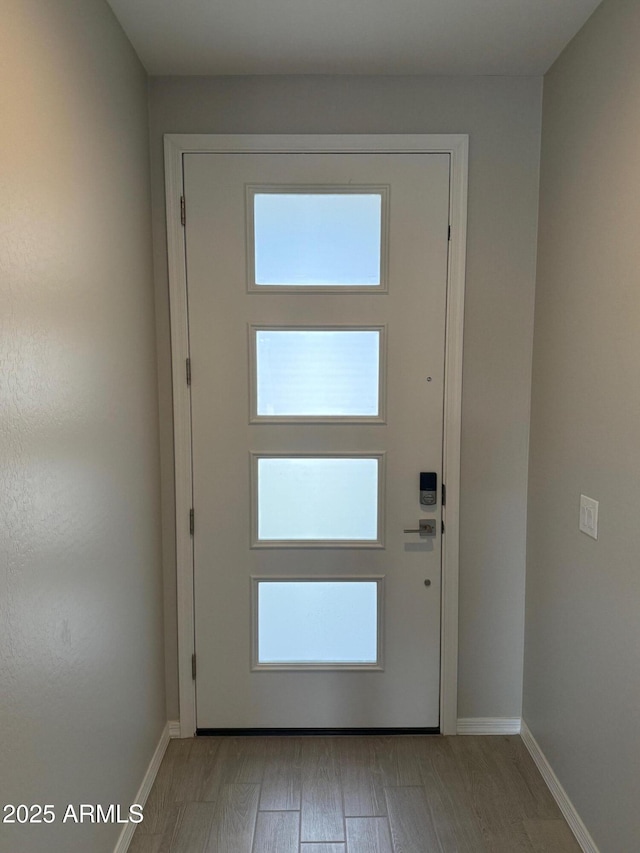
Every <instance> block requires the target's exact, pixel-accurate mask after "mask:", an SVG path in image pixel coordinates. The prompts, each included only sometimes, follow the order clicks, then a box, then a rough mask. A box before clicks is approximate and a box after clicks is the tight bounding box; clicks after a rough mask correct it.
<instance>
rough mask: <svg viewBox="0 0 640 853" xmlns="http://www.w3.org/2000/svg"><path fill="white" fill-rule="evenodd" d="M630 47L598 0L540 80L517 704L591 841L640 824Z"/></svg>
mask: <svg viewBox="0 0 640 853" xmlns="http://www.w3.org/2000/svg"><path fill="white" fill-rule="evenodd" d="M639 44H640V5H639V4H638V3H637V0H605V2H604V4H603V5H602V6H601V7H599V9H598V10H597V11H596V13H595V14H594V15H593V17H592V18H591V19H590V20H589V21H588V23H587V24H586V26H585V27H584V28H583V30H582V31H581V32H580V33H579V34H578V35H577V36H576V38H575V39H574V40H573V42H572V43H571V44H570V45H569V46H568V48H567V49H566V50H565V51H564V53H563V54H562V55H561V57H560V58H559V60H558V61H557V62H556V64H555V65H554V66H553V68H552V69H551V71H550V73H549V74H548V76H547V77H546V78H545V84H544V113H543V147H542V179H541V190H542V194H541V206H540V251H539V256H538V284H537V296H536V313H535V356H534V370H533V401H532V435H531V461H530V487H529V530H528V569H527V623H526V624H527V631H526V644H525V686H524V717H525V721H526V722H527V723H528V725H529V727H530V728H531V730H532V732H533V734H534V736H535V737H536V739H537V740H538V742H539V743H540V745H541V747H542V749H543V751H544V752H545V754H546V756H547V758H548V759H549V761H550V763H551V765H552V766H553V768H554V770H555V772H556V774H557V775H558V777H559V779H560V781H561V783H562V784H563V785H564V787H565V788H566V790H567V792H568V794H569V796H570V798H571V799H572V801H573V803H574V805H575V806H576V808H577V810H578V812H579V814H580V815H581V817H582V819H583V820H584V822H585V823H586V825H587V827H588V829H589V830H590V832H591V834H592V835H593V837H594V840H595V841H596V843H597V844H598V846H599V847H600V849H601V850H602V851H603V853H628V851H631V850H637V849H638V844H639V839H640V810H639V809H638V803H640V770H639V768H640V737H639V736H638V720H639V713H640V616H639V614H640V571H639V567H640V544H639V543H640V538H639V536H638V520H637V514H638V513H637V508H638V484H639V483H640V444H639V439H640V383H639V381H638V366H639V364H640V325H639V318H640V240H639V239H638V227H639V223H640V193H639V191H638V186H639V184H640V147H639V146H638V139H639V138H640V109H639V105H640V51H639V50H638V45H639ZM581 493H583V494H586V495H589V496H590V497H593V498H595V499H596V500H598V501H600V525H599V538H598V541H594V540H593V539H590V538H588V537H587V536H586V535H585V534H584V533H580V532H579V531H578V507H579V500H580V494H581Z"/></svg>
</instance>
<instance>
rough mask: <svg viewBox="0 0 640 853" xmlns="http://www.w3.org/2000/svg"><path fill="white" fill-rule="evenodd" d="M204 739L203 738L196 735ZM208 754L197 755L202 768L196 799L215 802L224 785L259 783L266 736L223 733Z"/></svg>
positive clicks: (260, 781)
mask: <svg viewBox="0 0 640 853" xmlns="http://www.w3.org/2000/svg"><path fill="white" fill-rule="evenodd" d="M198 740H203V741H204V740H206V738H198ZM221 740H222V742H221V744H220V747H219V749H218V750H217V752H216V754H215V755H214V756H213V757H211V756H209V755H205V756H203V757H201V760H202V761H203V762H204V767H205V772H204V777H203V781H202V785H201V790H200V794H199V799H200V800H203V801H204V800H210V801H212V802H215V801H216V800H217V798H218V794H219V791H220V790H221V788H222V787H223V786H224V785H234V784H237V785H260V784H261V783H262V777H263V774H264V757H265V752H266V738H261V737H244V738H242V737H224V738H222V739H221Z"/></svg>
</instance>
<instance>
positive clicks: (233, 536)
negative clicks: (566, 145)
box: [184, 153, 450, 731]
mask: <svg viewBox="0 0 640 853" xmlns="http://www.w3.org/2000/svg"><path fill="white" fill-rule="evenodd" d="M449 173H450V162H449V155H448V154H437V153H433V154H382V153H381V154H331V153H327V154H317V153H304V154H250V153H246V154H226V153H220V154H217V153H203V154H195V153H194V154H186V155H185V156H184V192H185V199H186V208H187V224H186V259H187V283H188V307H189V341H190V357H191V366H192V386H191V405H192V441H193V491H194V494H193V503H194V508H195V525H194V555H195V556H194V562H195V566H194V594H195V646H196V654H197V681H196V696H197V701H196V709H197V727H198V730H199V731H202V730H207V729H208V730H211V729H250V728H259V729H301V728H307V729H309V728H312V729H313V728H322V729H327V728H330V729H342V728H344V729H349V728H351V729H368V728H421V729H422V728H424V729H437V728H438V726H439V684H440V673H439V669H440V596H441V537H442V532H441V491H440V489H441V472H442V456H443V450H442V437H443V385H444V349H445V309H446V281H447V258H448V237H447V233H448V223H449ZM421 473H422V474H427V475H435V478H436V479H437V487H436V489H435V495H434V496H433V497H434V503H433V504H425V503H421V495H420V474H421ZM432 483H433V477H431V478H429V477H426V478H423V486H425V485H430V484H432ZM421 523H422V526H423V530H422V535H421V534H420V533H418V532H405V529H406V528H408V529H411V530H418V528H419V525H420V524H421ZM425 533H426V534H428V535H426V536H425V535H424V534H425Z"/></svg>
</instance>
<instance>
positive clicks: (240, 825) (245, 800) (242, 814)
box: [205, 784, 260, 853]
mask: <svg viewBox="0 0 640 853" xmlns="http://www.w3.org/2000/svg"><path fill="white" fill-rule="evenodd" d="M259 797H260V786H259V785H235V784H234V785H224V786H223V787H222V789H221V791H220V794H219V798H218V802H217V804H216V808H215V815H214V821H213V826H212V827H211V834H210V835H209V842H208V844H207V846H206V848H205V850H206V853H251V848H252V846H253V835H254V830H255V825H256V817H257V813H258V800H259Z"/></svg>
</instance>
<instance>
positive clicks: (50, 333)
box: [0, 0, 166, 853]
mask: <svg viewBox="0 0 640 853" xmlns="http://www.w3.org/2000/svg"><path fill="white" fill-rule="evenodd" d="M0 115H1V116H2V132H1V133H0V163H1V164H2V165H1V166H0V170H1V175H0V186H1V203H0V303H1V305H2V308H1V310H0V409H1V411H0V458H1V460H2V462H1V465H0V543H1V544H0V548H1V551H0V721H1V723H0V791H2V802H3V803H6V802H12V803H52V804H54V805H55V806H56V807H57V810H58V820H57V821H56V823H55V824H54V825H52V826H51V827H48V828H44V827H38V826H33V827H30V828H29V827H16V828H14V829H11V827H9V826H7V825H4V826H0V849H1V850H3V851H11V853H40V851H48V853H75V852H76V851H77V853H87V851H91V853H103V851H104V853H106V851H112V850H113V847H114V844H115V841H116V838H117V836H118V834H119V832H120V830H121V828H122V827H121V826H117V825H113V824H112V825H106V826H104V825H103V826H100V827H97V826H95V825H91V824H86V823H85V824H83V825H82V826H80V825H74V824H71V823H68V824H66V825H63V824H62V823H61V818H62V811H63V810H64V807H65V805H66V804H67V803H75V804H78V803H100V804H104V805H108V804H110V803H121V804H123V805H124V806H125V808H126V807H128V805H129V803H131V802H132V800H133V798H134V796H135V794H136V791H137V789H138V786H139V785H140V782H141V781H142V777H143V774H144V772H145V770H146V767H147V764H148V762H149V760H150V759H151V756H152V754H153V751H154V748H155V746H156V744H157V742H158V738H159V735H160V733H161V731H162V728H163V725H164V722H165V719H166V717H165V696H164V685H163V675H164V673H163V658H162V611H161V608H162V578H161V557H160V510H159V500H158V493H159V472H158V468H159V463H158V436H157V433H158V428H157V394H156V390H155V389H156V367H155V330H154V304H153V285H152V251H151V235H150V208H149V154H148V125H147V82H146V76H145V73H144V71H143V69H142V67H141V66H140V64H139V62H138V60H137V58H136V56H135V54H134V52H133V50H132V49H131V46H130V45H129V42H128V41H127V39H126V38H125V37H124V35H123V33H122V31H121V29H120V27H119V25H118V24H117V23H116V21H115V19H114V17H113V15H112V14H111V11H110V10H109V8H108V6H107V5H106V3H104V2H103V0H56V2H51V0H4V2H3V4H2V27H1V28H0ZM61 810H62V811H61Z"/></svg>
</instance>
